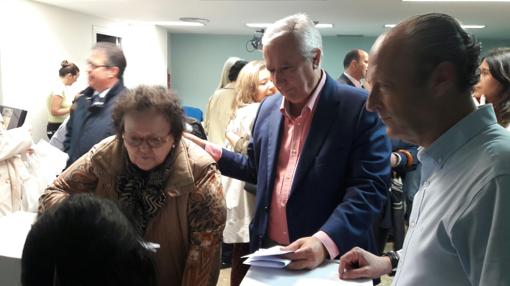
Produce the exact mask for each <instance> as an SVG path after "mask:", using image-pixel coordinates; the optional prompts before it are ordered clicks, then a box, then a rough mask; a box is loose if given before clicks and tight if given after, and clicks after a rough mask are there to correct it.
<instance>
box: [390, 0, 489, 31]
mask: <svg viewBox="0 0 510 286" xmlns="http://www.w3.org/2000/svg"><path fill="white" fill-rule="evenodd" d="M408 1H411V0H408ZM416 1H417V0H416ZM396 25H397V24H386V25H384V27H385V28H393V27H395V26H396ZM460 26H461V27H462V29H483V28H486V27H487V26H485V25H460Z"/></svg>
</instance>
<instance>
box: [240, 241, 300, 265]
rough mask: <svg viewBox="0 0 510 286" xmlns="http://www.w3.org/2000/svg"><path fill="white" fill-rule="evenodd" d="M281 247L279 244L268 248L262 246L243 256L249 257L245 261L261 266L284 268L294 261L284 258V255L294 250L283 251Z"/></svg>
mask: <svg viewBox="0 0 510 286" xmlns="http://www.w3.org/2000/svg"><path fill="white" fill-rule="evenodd" d="M281 247H282V246H279V245H277V246H273V247H271V248H267V249H264V248H261V249H259V250H257V251H255V252H254V253H252V254H248V255H245V256H243V257H242V258H248V259H246V261H244V262H243V263H244V264H247V265H253V266H261V267H272V268H284V267H285V266H287V265H289V264H290V263H291V262H292V261H291V260H290V259H286V258H283V257H282V255H283V254H287V253H291V252H293V251H291V250H286V251H282V250H280V248H281Z"/></svg>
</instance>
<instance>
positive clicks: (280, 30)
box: [262, 13, 322, 58]
mask: <svg viewBox="0 0 510 286" xmlns="http://www.w3.org/2000/svg"><path fill="white" fill-rule="evenodd" d="M288 33H292V34H293V35H294V36H295V37H296V39H297V41H298V43H299V45H300V47H299V48H300V50H301V53H302V55H303V57H305V58H312V57H313V56H314V55H315V54H314V52H315V51H314V50H315V49H320V50H321V51H322V37H321V34H320V33H319V30H318V29H317V28H316V27H315V23H314V22H313V21H312V20H311V19H310V18H309V17H308V16H307V15H306V14H302V13H300V14H294V15H291V16H288V17H285V18H283V19H280V20H278V21H276V22H275V23H273V24H272V25H271V26H269V27H268V28H267V30H266V31H265V33H264V36H263V37H262V46H265V45H267V44H269V43H270V42H271V41H273V40H274V39H276V38H278V37H280V36H283V35H285V34H288Z"/></svg>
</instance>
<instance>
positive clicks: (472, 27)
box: [384, 24, 487, 29]
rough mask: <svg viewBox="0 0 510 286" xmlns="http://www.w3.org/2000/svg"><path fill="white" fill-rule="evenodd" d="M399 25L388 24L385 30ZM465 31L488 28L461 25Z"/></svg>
mask: <svg viewBox="0 0 510 286" xmlns="http://www.w3.org/2000/svg"><path fill="white" fill-rule="evenodd" d="M396 25H397V24H386V25H384V27H385V28H393V27H395V26H396ZM460 26H461V27H462V28H463V29H483V28H486V27H487V26H485V25H460Z"/></svg>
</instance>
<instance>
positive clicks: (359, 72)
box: [338, 49, 368, 88]
mask: <svg viewBox="0 0 510 286" xmlns="http://www.w3.org/2000/svg"><path fill="white" fill-rule="evenodd" d="M343 66H344V72H343V73H342V74H341V75H340V77H338V81H339V82H341V83H345V84H348V85H350V86H355V87H361V88H362V87H363V86H362V84H361V80H362V79H364V78H365V77H366V75H367V67H368V53H367V52H365V51H364V50H361V49H354V50H351V51H349V52H348V53H347V54H346V55H345V57H344V61H343Z"/></svg>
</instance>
